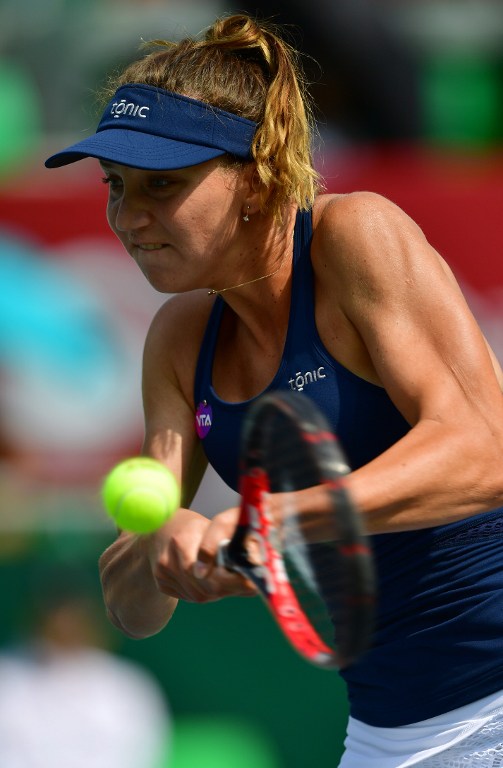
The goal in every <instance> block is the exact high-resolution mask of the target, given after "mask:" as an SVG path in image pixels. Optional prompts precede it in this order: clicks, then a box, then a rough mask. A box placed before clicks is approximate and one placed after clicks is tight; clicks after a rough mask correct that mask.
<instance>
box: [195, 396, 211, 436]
mask: <svg viewBox="0 0 503 768" xmlns="http://www.w3.org/2000/svg"><path fill="white" fill-rule="evenodd" d="M212 420H213V411H212V410H211V405H208V403H207V402H206V400H203V401H202V402H201V403H199V405H198V406H197V410H196V431H197V434H198V437H200V438H201V440H202V439H203V438H204V437H206V435H207V434H208V432H209V431H210V429H211V425H212Z"/></svg>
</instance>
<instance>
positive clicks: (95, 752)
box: [0, 567, 171, 768]
mask: <svg viewBox="0 0 503 768" xmlns="http://www.w3.org/2000/svg"><path fill="white" fill-rule="evenodd" d="M33 591H34V595H33V598H34V599H33V600H32V599H30V597H31V596H30V595H28V600H27V602H26V606H27V610H30V609H33V614H32V615H31V616H28V617H27V619H28V621H27V625H26V628H27V630H28V634H27V637H26V638H25V639H24V641H23V642H21V643H20V644H19V646H18V647H17V648H15V649H14V650H11V651H9V652H7V651H5V652H4V653H3V654H2V655H1V656H0V679H1V681H2V683H1V685H0V765H1V766H5V768H158V766H160V765H161V760H164V762H163V763H162V764H163V765H167V763H166V762H165V760H166V751H167V747H168V746H169V742H170V735H171V721H170V715H169V710H168V707H167V703H166V700H165V697H164V695H163V693H162V692H161V690H160V689H159V688H158V685H157V683H156V682H155V681H154V680H153V678H151V677H150V675H149V674H148V673H147V672H146V671H144V670H143V668H141V667H139V666H137V665H136V664H133V663H132V662H129V661H127V660H125V659H122V658H118V657H116V656H115V655H114V654H112V653H111V652H110V651H109V650H108V649H107V645H108V643H107V634H106V630H105V623H104V622H103V623H102V620H101V617H102V614H103V610H102V609H101V607H98V603H97V601H96V602H95V599H94V598H93V596H92V594H91V591H90V589H89V588H88V586H87V584H86V579H85V578H84V579H82V576H81V574H79V573H78V572H77V571H76V570H75V569H73V568H72V569H68V568H66V567H65V568H62V569H61V570H59V569H58V570H57V571H55V572H52V573H51V572H49V573H48V572H47V569H43V570H42V571H41V572H40V573H37V574H36V578H35V583H34V590H33Z"/></svg>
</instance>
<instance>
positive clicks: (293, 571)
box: [218, 391, 375, 669]
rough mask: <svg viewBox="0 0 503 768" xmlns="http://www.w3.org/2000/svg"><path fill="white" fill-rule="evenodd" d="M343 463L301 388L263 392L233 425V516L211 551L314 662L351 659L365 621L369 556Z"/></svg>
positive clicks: (361, 647) (364, 639)
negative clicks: (237, 451) (227, 534)
mask: <svg viewBox="0 0 503 768" xmlns="http://www.w3.org/2000/svg"><path fill="white" fill-rule="evenodd" d="M349 471H350V469H349V467H348V464H347V462H346V459H345V458H344V455H343V452H342V450H341V448H340V446H339V444H338V442H337V440H336V438H335V437H334V435H333V434H332V432H331V430H330V428H329V426H328V423H327V422H326V420H325V418H324V417H323V416H322V414H321V413H320V412H319V410H318V409H317V407H316V406H315V405H314V403H313V402H312V401H311V400H310V399H309V398H308V397H307V396H305V395H302V394H299V393H296V392H289V391H286V392H274V393H268V394H266V395H263V396H262V397H261V398H259V399H258V400H257V401H256V403H254V405H253V406H252V407H251V408H250V410H249V412H248V416H247V419H246V421H245V425H244V430H243V438H242V451H241V476H240V493H241V512H240V518H239V522H238V525H237V527H236V530H235V533H234V535H233V537H232V539H230V540H229V541H228V542H224V543H222V544H221V546H220V550H219V556H218V561H219V563H220V564H221V565H224V566H225V567H226V568H228V569H229V570H232V571H237V572H238V573H240V574H241V575H242V576H244V577H245V578H247V579H249V580H250V581H251V582H253V583H254V584H255V586H256V587H257V588H258V591H259V594H260V595H261V596H262V597H263V599H264V600H265V602H266V604H267V606H268V607H269V609H270V611H271V612H272V614H273V616H274V618H275V619H276V621H277V623H278V625H279V627H280V629H281V630H282V631H283V633H284V635H285V636H286V637H287V639H288V640H289V641H290V642H291V644H292V645H293V647H294V648H295V649H296V650H297V651H298V652H299V653H300V654H301V655H302V656H303V657H304V658H305V659H307V660H308V661H310V662H312V663H313V664H315V665H317V666H319V667H324V668H339V669H341V668H344V667H346V666H348V665H349V664H351V663H352V662H354V661H355V660H356V659H357V658H358V657H359V656H360V655H361V654H362V653H364V651H365V650H366V649H367V648H368V647H369V644H370V641H371V637H372V630H373V617H374V604H375V578H374V569H373V560H372V554H371V551H370V548H369V543H368V541H367V539H366V537H365V535H364V532H363V530H362V525H361V521H360V517H359V514H358V511H357V510H356V509H355V506H354V504H353V502H352V501H351V498H350V496H349V494H348V492H347V491H346V490H345V487H344V475H346V474H347V473H348V472H349ZM306 489H309V490H306Z"/></svg>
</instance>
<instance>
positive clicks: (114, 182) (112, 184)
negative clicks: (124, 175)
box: [101, 176, 122, 189]
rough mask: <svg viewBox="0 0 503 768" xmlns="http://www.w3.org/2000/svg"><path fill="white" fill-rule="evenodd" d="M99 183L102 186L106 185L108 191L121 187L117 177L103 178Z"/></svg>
mask: <svg viewBox="0 0 503 768" xmlns="http://www.w3.org/2000/svg"><path fill="white" fill-rule="evenodd" d="M101 181H102V183H103V184H108V186H109V187H110V189H117V187H120V186H122V181H121V180H120V179H119V178H118V177H117V176H103V177H102V179H101Z"/></svg>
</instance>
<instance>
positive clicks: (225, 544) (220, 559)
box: [217, 539, 234, 571]
mask: <svg viewBox="0 0 503 768" xmlns="http://www.w3.org/2000/svg"><path fill="white" fill-rule="evenodd" d="M229 542H230V539H223V541H221V542H220V544H219V545H218V552H217V565H218V566H221V567H222V568H227V570H228V571H233V570H234V568H233V567H232V561H231V558H230V557H229Z"/></svg>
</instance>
